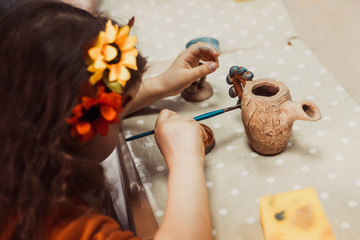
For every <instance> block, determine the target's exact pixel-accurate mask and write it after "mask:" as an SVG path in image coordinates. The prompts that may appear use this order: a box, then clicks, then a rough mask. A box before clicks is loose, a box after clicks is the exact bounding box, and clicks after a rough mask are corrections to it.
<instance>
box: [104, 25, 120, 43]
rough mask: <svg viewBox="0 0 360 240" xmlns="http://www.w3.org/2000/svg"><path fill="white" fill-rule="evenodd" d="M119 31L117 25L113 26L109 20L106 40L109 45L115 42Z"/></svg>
mask: <svg viewBox="0 0 360 240" xmlns="http://www.w3.org/2000/svg"><path fill="white" fill-rule="evenodd" d="M117 30H118V27H117V25H115V26H113V25H112V23H111V20H110V19H109V20H108V21H107V23H106V28H105V34H106V40H107V42H108V43H113V42H115V39H116V33H117Z"/></svg>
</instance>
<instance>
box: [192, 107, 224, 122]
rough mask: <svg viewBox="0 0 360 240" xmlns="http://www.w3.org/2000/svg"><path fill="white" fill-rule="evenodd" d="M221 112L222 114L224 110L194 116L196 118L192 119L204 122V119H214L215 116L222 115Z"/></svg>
mask: <svg viewBox="0 0 360 240" xmlns="http://www.w3.org/2000/svg"><path fill="white" fill-rule="evenodd" d="M223 112H224V109H220V110H215V111H212V112H208V113H204V114H201V115H199V116H196V117H194V119H195V120H196V121H201V120H205V119H208V118H211V117H214V116H216V115H219V114H222V113H223Z"/></svg>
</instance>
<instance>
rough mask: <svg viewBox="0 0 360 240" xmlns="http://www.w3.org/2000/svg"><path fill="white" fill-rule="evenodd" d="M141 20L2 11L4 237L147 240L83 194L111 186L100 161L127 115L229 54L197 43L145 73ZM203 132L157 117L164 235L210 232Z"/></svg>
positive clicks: (0, 203)
mask: <svg viewBox="0 0 360 240" xmlns="http://www.w3.org/2000/svg"><path fill="white" fill-rule="evenodd" d="M132 24H133V21H130V22H129V24H128V25H125V26H123V27H118V26H117V25H116V24H115V23H114V22H112V21H110V20H108V19H105V18H102V17H94V16H92V15H91V14H89V13H88V12H86V11H83V10H80V9H77V8H75V7H72V6H69V5H67V4H65V3H60V2H54V1H41V2H39V1H27V2H25V3H23V4H20V5H19V6H17V7H14V8H13V9H11V10H10V11H9V12H7V13H6V14H5V15H4V16H2V17H1V18H0V36H1V38H0V86H1V87H0V105H1V110H2V112H1V114H0V134H1V138H0V152H1V158H0V212H1V214H0V239H59V240H60V239H61V240H63V239H84V240H85V239H138V238H136V237H135V236H133V234H132V233H130V232H125V231H122V230H121V228H120V226H119V225H118V223H117V222H116V221H114V220H113V219H111V218H110V217H107V216H105V215H102V214H101V213H100V212H99V209H98V208H97V206H92V205H90V204H89V203H87V202H85V201H84V200H83V199H82V197H81V196H82V195H83V194H84V193H87V192H91V191H95V192H102V191H103V190H104V189H105V187H106V184H105V180H104V175H103V169H102V168H101V166H100V164H99V163H100V162H101V161H102V160H103V159H104V158H105V157H106V156H108V155H109V154H110V152H111V151H112V150H113V149H114V147H115V145H116V142H117V138H118V131H119V129H118V126H119V125H120V126H121V122H122V119H123V118H124V116H126V115H127V114H129V113H132V112H134V111H136V110H139V109H141V108H143V107H145V106H146V105H149V104H151V103H153V102H154V101H157V100H159V99H160V98H162V97H167V96H171V95H175V94H178V93H180V92H181V91H182V90H183V89H185V88H186V87H188V86H189V85H190V84H191V83H192V82H193V81H195V80H196V79H198V78H199V77H201V76H204V75H206V74H209V73H211V72H213V71H215V70H216V68H217V67H218V61H217V59H218V56H219V53H218V52H217V51H216V50H215V49H214V48H213V47H212V46H210V45H208V44H205V43H197V44H195V45H192V46H191V47H190V48H188V49H187V50H185V51H184V52H182V53H181V54H180V55H179V56H178V58H177V59H176V60H175V61H174V63H173V64H172V66H171V67H170V68H169V69H168V70H167V71H165V72H164V73H163V74H162V75H160V76H158V77H155V78H152V79H144V80H141V78H142V74H143V73H144V71H145V65H146V60H145V58H144V57H142V56H141V55H140V54H139V53H138V51H137V49H136V48H135V43H136V37H135V36H130V35H129V30H130V28H131V26H132ZM200 59H202V60H203V61H207V62H206V63H205V64H203V65H202V66H201V67H200V66H198V63H199V60H200ZM168 79H171V81H168ZM203 136H204V133H203V130H202V128H201V127H200V125H199V124H198V123H197V122H195V121H194V120H193V119H187V118H183V117H181V116H179V115H178V114H176V113H175V112H172V111H169V110H163V111H162V112H161V113H160V114H159V116H158V119H157V121H156V126H155V139H156V141H157V144H158V147H159V149H160V150H161V152H162V154H163V156H164V159H165V161H166V163H167V165H168V168H169V184H168V186H169V189H168V203H167V207H166V211H165V216H164V220H163V222H162V224H161V226H160V228H159V231H158V232H157V233H156V235H155V237H154V238H155V239H211V222H210V213H209V206H208V198H207V190H206V186H205V177H204V172H203V164H204V158H205V156H204V145H203V141H202V137H203Z"/></svg>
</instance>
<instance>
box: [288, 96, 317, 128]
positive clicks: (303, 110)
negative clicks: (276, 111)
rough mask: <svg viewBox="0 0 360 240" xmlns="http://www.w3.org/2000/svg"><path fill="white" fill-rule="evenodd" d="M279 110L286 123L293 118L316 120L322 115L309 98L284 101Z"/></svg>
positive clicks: (290, 121)
mask: <svg viewBox="0 0 360 240" xmlns="http://www.w3.org/2000/svg"><path fill="white" fill-rule="evenodd" d="M281 112H282V115H283V116H282V117H283V118H284V120H285V121H287V122H288V123H293V122H294V121H295V120H304V121H318V120H320V119H321V116H322V115H321V112H320V109H319V108H318V107H317V106H316V105H315V103H313V102H312V101H310V100H303V101H298V102H292V101H286V102H284V103H283V104H282V106H281Z"/></svg>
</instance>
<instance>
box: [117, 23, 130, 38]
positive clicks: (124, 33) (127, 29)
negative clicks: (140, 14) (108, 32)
mask: <svg viewBox="0 0 360 240" xmlns="http://www.w3.org/2000/svg"><path fill="white" fill-rule="evenodd" d="M129 32H130V27H129V26H128V25H125V26H123V27H122V28H120V30H119V32H118V34H117V35H116V42H118V41H119V42H122V41H124V38H126V37H127V36H128V35H129Z"/></svg>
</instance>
